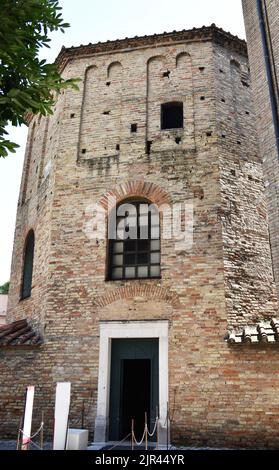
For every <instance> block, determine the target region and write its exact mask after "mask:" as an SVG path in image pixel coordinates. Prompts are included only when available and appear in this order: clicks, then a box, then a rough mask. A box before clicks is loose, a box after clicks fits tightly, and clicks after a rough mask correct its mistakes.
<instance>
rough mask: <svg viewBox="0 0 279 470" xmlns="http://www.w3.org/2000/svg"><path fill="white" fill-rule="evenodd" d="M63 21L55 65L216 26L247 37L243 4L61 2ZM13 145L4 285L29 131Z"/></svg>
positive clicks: (6, 178)
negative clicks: (151, 37)
mask: <svg viewBox="0 0 279 470" xmlns="http://www.w3.org/2000/svg"><path fill="white" fill-rule="evenodd" d="M60 5H61V6H62V7H63V18H64V20H65V21H67V22H68V23H70V24H71V27H70V28H68V29H67V30H66V32H65V34H62V33H55V34H53V36H52V37H53V39H52V42H51V48H50V49H45V50H44V51H42V53H41V56H42V58H46V59H48V60H49V61H53V60H54V59H55V58H56V56H57V54H58V53H59V51H60V49H61V47H62V45H64V46H66V47H70V46H78V45H80V44H87V43H89V42H92V43H94V42H98V41H106V40H108V39H121V38H125V37H133V36H141V35H145V34H153V33H161V32H164V31H173V30H177V31H179V30H182V29H190V28H192V27H200V26H203V25H206V26H208V25H210V24H211V23H215V24H216V25H217V26H219V27H221V28H223V29H224V30H226V31H230V32H231V33H232V34H236V35H238V36H239V37H240V38H244V37H245V32H244V24H243V18H242V9H241V0H105V1H100V0H78V1H77V0H60ZM9 132H10V139H11V140H13V141H14V142H17V143H18V144H20V145H21V147H20V149H18V151H17V153H16V154H11V155H9V157H8V158H6V159H1V158H0V285H1V284H2V283H3V282H5V281H7V280H8V279H9V276H10V263H11V256H12V245H13V236H14V226H15V218H16V208H17V198H18V192H19V185H20V179H21V171H22V165H23V157H24V147H25V141H26V136H27V128H26V127H25V126H22V127H20V128H12V127H10V128H9Z"/></svg>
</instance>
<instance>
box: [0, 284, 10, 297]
mask: <svg viewBox="0 0 279 470" xmlns="http://www.w3.org/2000/svg"><path fill="white" fill-rule="evenodd" d="M9 288H10V281H8V282H5V284H2V286H0V294H8V293H9Z"/></svg>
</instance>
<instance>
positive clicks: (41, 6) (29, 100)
mask: <svg viewBox="0 0 279 470" xmlns="http://www.w3.org/2000/svg"><path fill="white" fill-rule="evenodd" d="M0 11H1V22H0V157H1V156H2V157H5V156H7V154H8V153H7V152H8V151H11V152H14V151H15V148H16V147H18V145H17V144H14V143H12V142H10V141H9V140H8V139H7V132H6V131H5V127H6V125H7V124H8V122H11V123H12V125H13V126H17V125H20V124H22V123H24V122H25V116H26V113H28V112H30V113H32V114H38V113H40V114H43V115H46V114H49V113H52V106H53V104H54V94H55V92H56V91H60V90H61V89H62V88H64V87H68V86H73V87H76V84H75V82H76V81H75V80H64V79H63V78H62V77H61V76H60V74H59V72H58V70H57V67H56V65H55V64H48V63H47V62H46V61H45V60H40V59H39V51H40V49H41V48H42V47H45V46H46V47H49V42H50V38H49V33H51V32H52V31H58V30H59V31H62V32H64V29H65V28H67V27H69V24H68V23H64V22H63V19H62V15H61V7H59V1H57V0H0Z"/></svg>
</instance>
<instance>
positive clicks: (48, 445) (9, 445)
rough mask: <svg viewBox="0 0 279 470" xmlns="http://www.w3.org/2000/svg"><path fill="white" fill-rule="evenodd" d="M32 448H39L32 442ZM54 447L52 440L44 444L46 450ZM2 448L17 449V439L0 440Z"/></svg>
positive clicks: (0, 448)
mask: <svg viewBox="0 0 279 470" xmlns="http://www.w3.org/2000/svg"><path fill="white" fill-rule="evenodd" d="M30 449H31V450H38V449H37V448H36V447H35V446H34V445H32V444H31V446H30ZM50 449H52V444H51V442H46V443H45V444H44V450H50ZM0 450H16V441H8V440H4V441H0Z"/></svg>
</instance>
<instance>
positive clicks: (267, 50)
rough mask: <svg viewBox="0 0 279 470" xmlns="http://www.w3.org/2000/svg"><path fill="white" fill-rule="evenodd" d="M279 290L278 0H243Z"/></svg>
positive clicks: (275, 272)
mask: <svg viewBox="0 0 279 470" xmlns="http://www.w3.org/2000/svg"><path fill="white" fill-rule="evenodd" d="M242 4H243V12H244V19H245V27H246V33H247V42H248V53H249V63H250V67H251V77H252V91H253V98H254V104H255V112H256V124H257V129H258V133H259V136H260V138H259V149H260V155H261V157H262V161H263V170H264V180H265V185H266V196H267V202H268V215H269V232H270V242H271V251H272V260H273V269H274V276H275V280H276V285H277V295H278V294H279V237H278V231H279V204H278V201H279V193H278V181H279V163H278V159H279V88H278V84H279V1H278V0H242Z"/></svg>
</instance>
